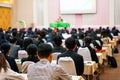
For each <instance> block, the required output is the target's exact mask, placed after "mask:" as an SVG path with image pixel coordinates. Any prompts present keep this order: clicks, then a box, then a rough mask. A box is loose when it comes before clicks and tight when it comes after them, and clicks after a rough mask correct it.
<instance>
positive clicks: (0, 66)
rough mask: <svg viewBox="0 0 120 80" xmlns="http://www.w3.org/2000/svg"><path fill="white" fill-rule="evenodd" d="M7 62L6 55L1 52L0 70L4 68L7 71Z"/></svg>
mask: <svg viewBox="0 0 120 80" xmlns="http://www.w3.org/2000/svg"><path fill="white" fill-rule="evenodd" d="M7 67H8V65H7V62H6V59H5V57H4V55H3V54H2V53H1V52H0V72H1V70H2V69H4V71H5V72H6V71H7Z"/></svg>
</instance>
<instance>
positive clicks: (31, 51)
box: [26, 44, 37, 57]
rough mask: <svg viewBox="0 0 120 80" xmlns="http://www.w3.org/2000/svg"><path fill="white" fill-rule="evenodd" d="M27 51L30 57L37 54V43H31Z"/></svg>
mask: <svg viewBox="0 0 120 80" xmlns="http://www.w3.org/2000/svg"><path fill="white" fill-rule="evenodd" d="M26 51H27V53H28V55H29V56H30V57H34V56H35V55H36V54H37V46H36V45H35V44H30V45H28V47H27V49H26Z"/></svg>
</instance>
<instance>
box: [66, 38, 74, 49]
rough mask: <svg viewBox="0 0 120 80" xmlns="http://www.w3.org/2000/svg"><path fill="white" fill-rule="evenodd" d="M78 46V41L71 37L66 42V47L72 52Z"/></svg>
mask: <svg viewBox="0 0 120 80" xmlns="http://www.w3.org/2000/svg"><path fill="white" fill-rule="evenodd" d="M75 45H76V40H75V39H74V38H73V37H69V38H67V39H66V40H65V46H66V47H67V48H68V49H69V50H70V49H73V48H74V47H75Z"/></svg>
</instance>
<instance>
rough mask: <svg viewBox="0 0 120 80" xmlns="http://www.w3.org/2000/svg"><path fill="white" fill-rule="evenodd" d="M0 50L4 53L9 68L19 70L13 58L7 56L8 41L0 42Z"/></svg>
mask: <svg viewBox="0 0 120 80" xmlns="http://www.w3.org/2000/svg"><path fill="white" fill-rule="evenodd" d="M1 52H2V53H3V54H4V56H5V58H6V60H7V61H8V63H9V65H10V68H11V69H12V70H13V71H15V72H19V70H18V67H17V64H16V62H15V59H14V58H13V57H10V56H8V55H9V54H10V45H9V44H8V43H3V44H1Z"/></svg>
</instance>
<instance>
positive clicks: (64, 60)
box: [58, 57, 76, 75]
mask: <svg viewBox="0 0 120 80" xmlns="http://www.w3.org/2000/svg"><path fill="white" fill-rule="evenodd" d="M58 64H59V65H61V66H62V67H63V68H64V70H66V72H68V73H69V74H70V75H76V68H75V64H74V61H73V59H72V58H71V57H60V58H59V60H58Z"/></svg>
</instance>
